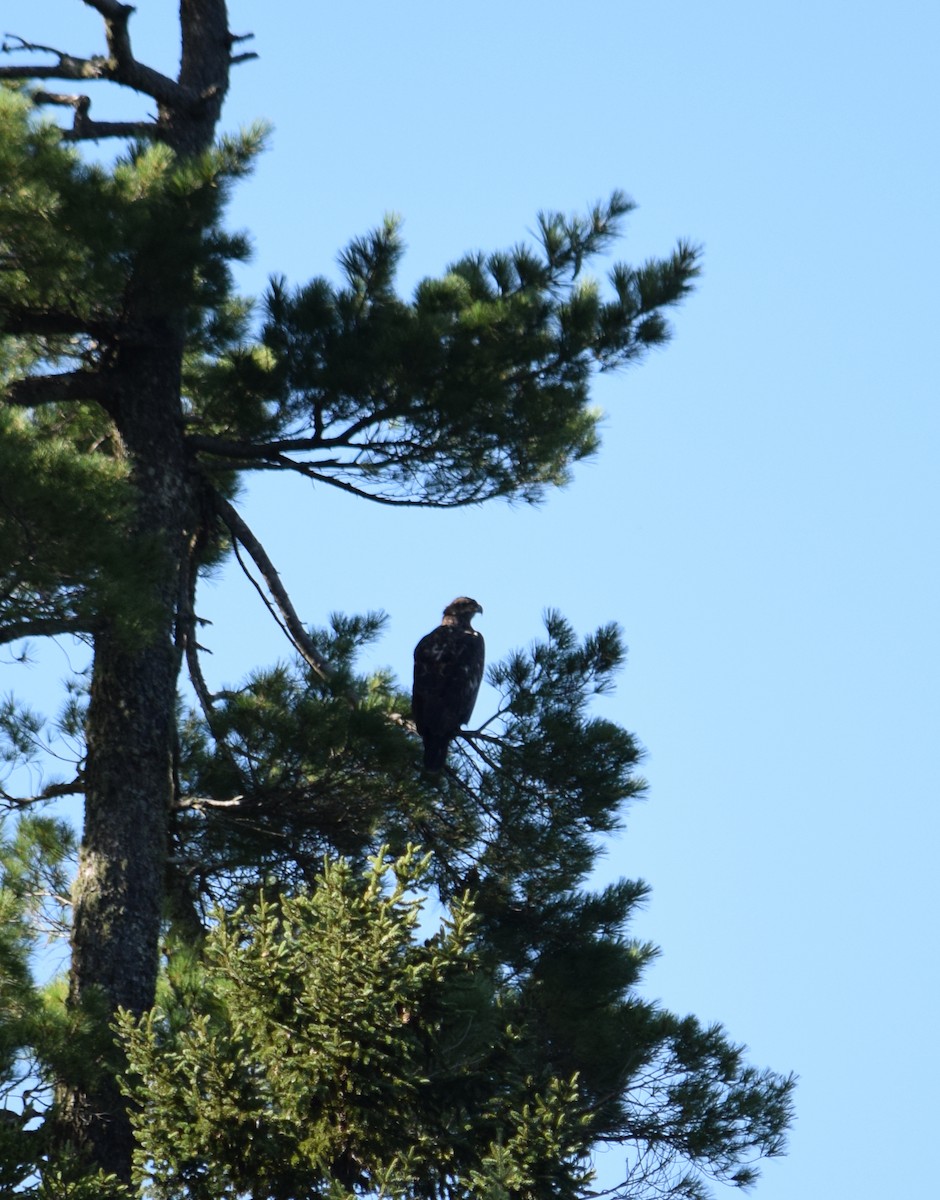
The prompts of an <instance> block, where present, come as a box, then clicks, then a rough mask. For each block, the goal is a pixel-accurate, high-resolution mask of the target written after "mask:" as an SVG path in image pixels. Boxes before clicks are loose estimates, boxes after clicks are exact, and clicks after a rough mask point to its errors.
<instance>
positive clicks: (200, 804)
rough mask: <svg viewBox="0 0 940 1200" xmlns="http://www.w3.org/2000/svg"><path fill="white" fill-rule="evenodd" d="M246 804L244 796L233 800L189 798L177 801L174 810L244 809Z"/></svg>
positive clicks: (206, 797) (204, 797)
mask: <svg viewBox="0 0 940 1200" xmlns="http://www.w3.org/2000/svg"><path fill="white" fill-rule="evenodd" d="M244 803H245V797H244V796H233V797H232V798H231V800H213V799H212V798H211V797H209V796H187V797H186V798H185V799H182V800H175V801H174V802H173V806H172V807H173V808H174V809H175V810H177V811H181V810H183V809H187V808H196V809H200V810H202V809H206V808H242V807H243V806H244Z"/></svg>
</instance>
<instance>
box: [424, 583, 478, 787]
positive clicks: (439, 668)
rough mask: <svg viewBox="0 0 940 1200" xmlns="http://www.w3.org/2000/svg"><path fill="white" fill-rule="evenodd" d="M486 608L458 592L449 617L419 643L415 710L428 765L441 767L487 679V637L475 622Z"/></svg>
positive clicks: (447, 610) (447, 612)
mask: <svg viewBox="0 0 940 1200" xmlns="http://www.w3.org/2000/svg"><path fill="white" fill-rule="evenodd" d="M482 611H483V609H482V608H481V607H480V605H479V604H477V602H476V600H471V599H470V597H469V596H458V597H457V599H456V600H454V601H453V602H452V603H450V604H448V606H447V607H446V608H445V609H444V619H443V620H442V621H441V623H440V625H438V627H437V628H436V629H433V630H432V631H431V632H430V633H429V634H427V635H426V636H425V637H423V638H422V639H421V641H420V642H418V644H417V646H415V679H414V690H413V691H412V694H411V711H412V714H413V715H414V719H415V727H416V728H417V730H418V733H419V734H420V735H421V740H422V741H423V742H424V765H425V768H426V769H427V770H428V771H441V770H443V768H444V763H445V761H446V760H447V748H448V746H449V745H450V743H451V741H452V740H453V738H454V737H455V736H456V734H457V731H458V730H459V729H460V726H461V725H466V723H467V722H468V721H469V720H470V715H471V713H472V712H473V706H474V704H475V703H476V699H477V692H479V690H480V683H481V681H482V679H483V662H484V648H483V635H482V634H481V633H478V632H477V631H476V630H475V629H472V628H471V626H470V622H471V621H472V620H473V618H474V617H475V616H476V614H477V613H481V612H482Z"/></svg>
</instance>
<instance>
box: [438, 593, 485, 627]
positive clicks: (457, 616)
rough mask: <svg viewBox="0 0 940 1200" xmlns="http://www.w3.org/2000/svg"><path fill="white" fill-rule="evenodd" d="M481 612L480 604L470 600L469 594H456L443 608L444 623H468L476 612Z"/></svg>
mask: <svg viewBox="0 0 940 1200" xmlns="http://www.w3.org/2000/svg"><path fill="white" fill-rule="evenodd" d="M482 612H483V606H482V604H477V602H476V600H471V598H470V597H469V596H458V597H457V599H456V600H451V602H450V604H448V606H447V607H446V608H445V609H444V623H445V624H447V625H469V624H470V622H471V621H472V620H473V618H474V617H475V616H476V615H477V613H482Z"/></svg>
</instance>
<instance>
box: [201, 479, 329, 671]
mask: <svg viewBox="0 0 940 1200" xmlns="http://www.w3.org/2000/svg"><path fill="white" fill-rule="evenodd" d="M213 502H214V504H215V509H216V512H217V513H218V514H219V517H220V518H221V520H222V521H223V523H224V524H225V525H226V527H227V528H228V531H229V533H230V534H231V535H232V537H233V538H235V539H236V540H237V541H238V542H240V543H241V545H242V546H244V547H245V549H246V550H247V551H248V553H249V554H250V555H251V559H252V562H253V563H254V564H255V566H256V567H257V568H258V570H259V571H260V572H261V576H262V578H263V579H264V582H265V586H266V587H267V588H268V591H269V592H270V593H271V596H272V597H273V599H274V602H275V604H276V605H277V609H278V612H279V613H280V614H281V616H282V617H283V618H284V623H285V625H286V627H287V630H288V632H289V634H290V637H291V640H292V641H293V643H294V645H295V646H296V648H297V650H298V652H299V653H300V655H301V657H302V658H303V659H304V661H305V662H306V663H307V664H308V666H310V667H312V668H313V670H314V671H316V673H317V674H318V675H319V676H320V678H321V679H323V680H326V681H327V682H329V680H330V679H332V678H333V674H334V672H333V668H332V667H331V666H330V664H329V663H328V662H327V661H326V659H325V658H324V657H323V655H322V654H320V652H319V651H318V650H317V648H316V646H315V645H314V644H313V642H312V640H311V638H310V636H309V634H308V633H307V631H306V629H305V628H304V626H303V623H302V622H301V620H300V618H299V617H298V616H297V612H296V610H295V609H294V606H293V604H292V603H291V599H290V596H288V594H287V591H286V590H285V588H284V585H283V584H282V583H281V579H280V576H279V575H278V573H277V571H276V570H275V568H274V564H273V563H272V562H271V560H270V558H268V555H267V551H266V550H265V548H264V546H262V545H261V543H260V542H259V541H258V539H257V538H256V537H255V535H254V534H253V533H252V532H251V530H250V529H249V528H248V526H247V525H246V524H245V522H244V521H243V520H242V518H241V516H240V515H239V513H238V511H237V510H236V509H235V508H234V507H233V506H232V505H231V504H229V502H228V501H227V500H226V499H225V497H224V496H221V495H220V494H219V493H218V492H215V493H214V494H213Z"/></svg>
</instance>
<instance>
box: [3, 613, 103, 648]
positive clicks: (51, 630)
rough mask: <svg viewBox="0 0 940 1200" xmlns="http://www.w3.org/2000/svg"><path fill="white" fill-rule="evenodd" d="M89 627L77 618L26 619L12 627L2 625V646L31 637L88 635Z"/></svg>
mask: <svg viewBox="0 0 940 1200" xmlns="http://www.w3.org/2000/svg"><path fill="white" fill-rule="evenodd" d="M87 632H88V629H87V627H86V626H85V625H84V624H82V623H81V622H80V621H79V618H78V617H76V616H71V617H69V616H65V615H58V616H48V617H32V618H29V617H24V618H23V619H22V620H19V621H14V622H13V623H12V624H10V625H0V645H6V644H8V643H10V642H19V641H22V639H23V638H31V637H59V636H60V635H61V634H65V633H71V634H82V633H87Z"/></svg>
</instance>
